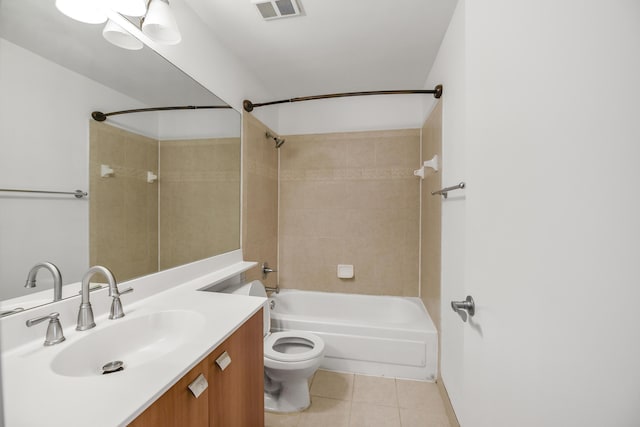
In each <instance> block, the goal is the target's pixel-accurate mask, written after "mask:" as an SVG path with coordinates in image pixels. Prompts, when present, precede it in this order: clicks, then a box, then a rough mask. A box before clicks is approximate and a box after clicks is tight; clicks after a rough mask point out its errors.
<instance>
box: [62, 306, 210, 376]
mask: <svg viewBox="0 0 640 427" xmlns="http://www.w3.org/2000/svg"><path fill="white" fill-rule="evenodd" d="M106 321H107V322H109V323H112V324H111V325H109V326H107V327H106V328H104V329H100V330H96V331H93V330H89V331H86V332H79V333H80V334H86V336H83V337H81V338H80V339H79V340H77V341H75V342H73V343H68V347H67V348H65V349H64V350H62V351H61V352H60V353H59V354H58V355H56V356H55V357H54V359H53V360H52V362H51V369H52V370H53V372H55V373H56V374H58V375H63V376H68V377H87V376H95V375H102V367H103V366H104V365H105V364H107V363H109V362H113V361H116V360H119V361H122V362H124V370H125V371H127V370H130V369H135V368H136V367H137V366H141V365H143V364H146V363H148V362H150V361H151V360H153V359H156V358H158V357H161V356H162V355H164V354H167V353H169V352H171V351H173V350H175V349H176V348H178V347H179V346H180V345H181V344H183V343H185V342H186V341H187V340H188V339H189V338H190V337H191V336H193V335H194V334H196V333H198V332H199V331H200V330H201V329H202V327H203V325H204V317H203V316H202V315H201V314H199V313H197V312H194V311H187V310H169V311H160V312H154V313H150V314H146V315H141V316H136V317H131V318H128V317H124V318H122V319H116V320H106ZM59 345H62V346H64V345H65V343H61V344H59ZM112 375H113V374H112Z"/></svg>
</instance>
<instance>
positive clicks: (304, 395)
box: [264, 378, 311, 413]
mask: <svg viewBox="0 0 640 427" xmlns="http://www.w3.org/2000/svg"><path fill="white" fill-rule="evenodd" d="M309 406H311V398H310V397H309V383H308V382H307V378H303V379H302V380H299V381H288V382H287V384H282V388H281V389H280V391H279V392H278V393H267V392H265V393H264V409H265V410H266V411H269V412H279V413H283V412H284V413H286V412H300V411H304V410H305V409H307V408H308V407H309Z"/></svg>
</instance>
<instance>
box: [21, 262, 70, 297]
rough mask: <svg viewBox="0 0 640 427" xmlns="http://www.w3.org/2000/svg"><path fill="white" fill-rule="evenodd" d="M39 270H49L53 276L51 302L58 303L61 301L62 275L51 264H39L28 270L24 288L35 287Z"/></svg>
mask: <svg viewBox="0 0 640 427" xmlns="http://www.w3.org/2000/svg"><path fill="white" fill-rule="evenodd" d="M41 268H44V269H47V270H49V272H50V273H51V275H52V276H53V302H56V301H60V300H61V299H62V274H60V270H59V269H58V267H56V266H55V265H54V264H53V263H50V262H40V263H38V264H36V265H34V266H33V267H31V270H29V274H28V275H27V281H26V283H25V284H24V287H25V288H35V287H36V275H37V274H38V271H39V270H40V269H41Z"/></svg>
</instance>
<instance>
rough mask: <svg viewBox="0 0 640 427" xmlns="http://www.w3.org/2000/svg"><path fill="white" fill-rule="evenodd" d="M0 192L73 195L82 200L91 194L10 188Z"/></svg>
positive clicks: (79, 191) (80, 191) (77, 191)
mask: <svg viewBox="0 0 640 427" xmlns="http://www.w3.org/2000/svg"><path fill="white" fill-rule="evenodd" d="M0 191H7V192H12V193H42V194H71V195H73V196H74V197H75V198H76V199H82V198H83V197H87V196H88V195H89V193H87V192H86V191H82V190H76V191H45V190H14V189H9V188H0Z"/></svg>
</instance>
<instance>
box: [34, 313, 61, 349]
mask: <svg viewBox="0 0 640 427" xmlns="http://www.w3.org/2000/svg"><path fill="white" fill-rule="evenodd" d="M59 317H60V313H51V314H49V315H48V316H41V317H36V318H35V319H29V320H27V322H26V323H27V326H28V327H29V328H30V327H32V326H33V325H37V324H38V323H40V322H44V321H45V320H49V326H47V336H46V337H45V339H44V345H45V346H50V345H55V344H59V343H61V342H62V341H64V340H65V338H64V333H63V331H62V325H61V324H60V319H59Z"/></svg>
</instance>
